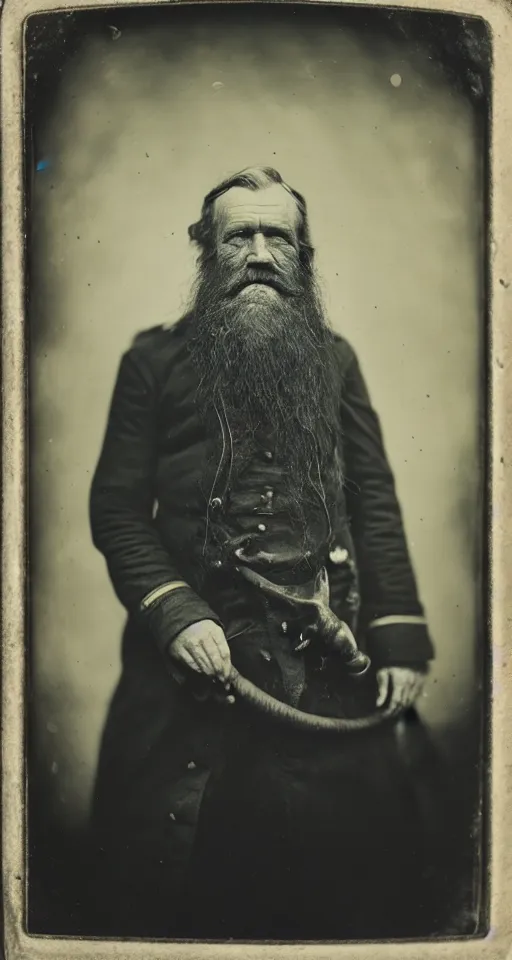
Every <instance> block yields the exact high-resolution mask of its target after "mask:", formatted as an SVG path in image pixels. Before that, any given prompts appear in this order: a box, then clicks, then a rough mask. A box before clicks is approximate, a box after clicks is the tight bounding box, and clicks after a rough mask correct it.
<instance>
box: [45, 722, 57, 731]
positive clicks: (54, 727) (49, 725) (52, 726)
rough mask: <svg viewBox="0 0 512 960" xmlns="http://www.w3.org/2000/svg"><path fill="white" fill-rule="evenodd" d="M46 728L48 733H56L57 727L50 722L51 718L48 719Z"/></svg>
mask: <svg viewBox="0 0 512 960" xmlns="http://www.w3.org/2000/svg"><path fill="white" fill-rule="evenodd" d="M46 729H47V730H48V733H57V731H58V729H59V728H58V726H57V724H56V723H52V722H51V720H49V721H48V723H47V724H46Z"/></svg>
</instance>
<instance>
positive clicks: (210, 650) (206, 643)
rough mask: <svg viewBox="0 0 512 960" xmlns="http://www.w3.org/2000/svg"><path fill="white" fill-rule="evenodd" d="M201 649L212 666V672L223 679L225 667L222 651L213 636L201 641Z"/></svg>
mask: <svg viewBox="0 0 512 960" xmlns="http://www.w3.org/2000/svg"><path fill="white" fill-rule="evenodd" d="M201 649H202V651H203V653H204V655H205V656H206V658H207V659H208V661H209V662H210V664H211V667H212V671H213V673H214V674H215V676H216V677H219V678H220V677H223V675H224V667H223V663H222V657H221V655H220V651H219V650H218V648H217V644H216V642H215V640H214V639H213V637H212V636H207V637H203V639H202V640H201Z"/></svg>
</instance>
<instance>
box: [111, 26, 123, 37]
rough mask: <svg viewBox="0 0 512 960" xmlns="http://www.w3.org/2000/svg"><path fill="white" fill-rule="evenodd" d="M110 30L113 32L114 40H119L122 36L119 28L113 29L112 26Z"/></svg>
mask: <svg viewBox="0 0 512 960" xmlns="http://www.w3.org/2000/svg"><path fill="white" fill-rule="evenodd" d="M109 29H110V30H111V32H112V40H119V37H120V36H121V31H120V30H118V28H117V27H113V26H110V28H109Z"/></svg>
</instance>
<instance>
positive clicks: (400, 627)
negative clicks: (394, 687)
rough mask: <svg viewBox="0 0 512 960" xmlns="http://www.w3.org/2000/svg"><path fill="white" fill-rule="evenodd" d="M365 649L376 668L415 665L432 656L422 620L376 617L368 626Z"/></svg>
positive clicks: (431, 647) (431, 648)
mask: <svg viewBox="0 0 512 960" xmlns="http://www.w3.org/2000/svg"><path fill="white" fill-rule="evenodd" d="M366 650H367V653H368V656H369V657H370V659H371V661H372V663H375V666H377V667H380V666H383V667H384V666H386V667H390V666H394V667H398V666H402V665H403V666H411V667H413V666H417V665H418V664H426V663H427V662H428V661H429V660H433V658H434V656H435V653H434V647H433V644H432V641H431V639H430V636H429V632H428V628H427V621H426V620H425V618H424V617H413V616H404V615H397V616H389V617H379V618H378V619H377V620H373V621H372V622H371V623H369V624H368V628H367V634H366Z"/></svg>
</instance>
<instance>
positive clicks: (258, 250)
mask: <svg viewBox="0 0 512 960" xmlns="http://www.w3.org/2000/svg"><path fill="white" fill-rule="evenodd" d="M272 259H273V258H272V254H271V252H270V250H269V248H268V244H267V240H266V237H265V235H264V234H263V233H255V234H254V235H253V238H252V242H251V247H250V250H249V253H248V255H247V261H248V263H250V264H251V265H253V264H262V265H263V264H266V263H271V262H272Z"/></svg>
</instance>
